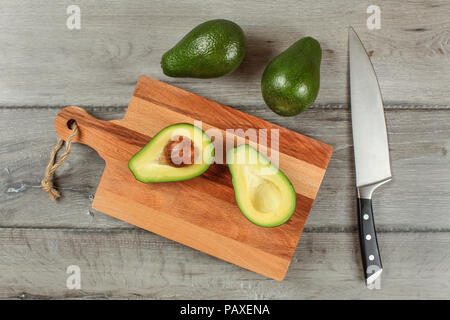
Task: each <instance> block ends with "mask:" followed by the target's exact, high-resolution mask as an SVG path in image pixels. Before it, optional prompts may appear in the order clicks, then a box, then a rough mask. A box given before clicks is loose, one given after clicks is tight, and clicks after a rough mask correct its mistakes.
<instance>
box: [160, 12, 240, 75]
mask: <svg viewBox="0 0 450 320" xmlns="http://www.w3.org/2000/svg"><path fill="white" fill-rule="evenodd" d="M244 56H245V36H244V32H243V31H242V29H241V27H239V26H238V25H237V24H236V23H234V22H232V21H229V20H223V19H218V20H211V21H207V22H204V23H202V24H200V25H198V26H197V27H195V28H194V29H192V30H191V31H190V32H189V33H188V34H186V35H185V36H184V38H183V39H181V40H180V41H179V42H178V43H177V44H176V45H175V46H174V47H173V48H172V49H170V50H169V51H167V52H166V53H165V54H164V55H163V56H162V59H161V67H162V69H163V72H164V74H166V75H168V76H170V77H190V78H215V77H220V76H223V75H225V74H227V73H230V72H233V71H234V70H235V69H236V68H237V67H238V66H239V65H240V64H241V62H242V60H243V59H244Z"/></svg>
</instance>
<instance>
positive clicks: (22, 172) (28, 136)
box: [0, 107, 450, 231]
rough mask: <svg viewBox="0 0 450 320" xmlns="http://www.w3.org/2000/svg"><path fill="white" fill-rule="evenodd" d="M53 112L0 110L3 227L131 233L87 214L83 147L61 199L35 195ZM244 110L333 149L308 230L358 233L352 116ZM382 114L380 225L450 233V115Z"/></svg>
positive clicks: (89, 169) (88, 161)
mask: <svg viewBox="0 0 450 320" xmlns="http://www.w3.org/2000/svg"><path fill="white" fill-rule="evenodd" d="M58 110H59V109H53V108H45V109H21V108H19V109H0V127H1V128H2V130H1V131H0V145H1V148H0V176H1V178H0V191H1V192H0V216H1V217H2V218H1V219H0V226H3V227H20V226H23V227H49V228H54V227H67V228H93V229H99V228H102V229H104V228H106V229H108V228H129V227H130V226H129V225H127V224H125V223H122V222H120V221H117V220H115V219H112V218H109V217H108V216H106V215H103V214H97V213H95V212H93V213H92V214H89V212H90V209H89V208H90V204H91V202H90V199H91V198H92V194H93V193H95V190H96V187H97V185H98V183H99V180H100V176H101V172H102V170H103V168H104V161H103V160H102V159H101V158H100V157H99V156H98V155H97V154H96V152H95V151H93V150H91V149H89V148H87V147H85V146H82V145H77V144H75V145H74V148H73V152H72V154H71V155H70V156H69V158H68V159H67V162H66V163H65V164H64V165H63V166H62V167H61V168H59V169H58V171H57V174H56V176H57V179H56V184H57V185H58V186H60V187H61V188H63V190H62V192H63V198H62V199H60V200H58V201H56V202H53V201H50V200H49V199H48V197H47V195H46V194H45V193H44V192H43V191H42V190H40V188H39V183H40V180H41V179H42V175H43V172H44V168H45V166H46V164H47V162H48V156H49V153H50V150H51V148H52V147H53V145H54V144H55V143H56V141H57V140H56V134H55V132H54V129H53V121H54V118H55V116H56V114H57V112H58ZM88 110H89V112H90V113H92V114H93V115H94V116H96V117H99V118H102V119H104V120H110V119H119V118H122V117H123V114H124V111H123V110H124V109H123V108H118V109H117V108H90V109H88ZM244 111H247V112H249V113H251V114H253V115H255V116H258V117H261V118H263V119H266V120H268V121H271V122H275V123H277V124H279V125H283V126H285V127H287V128H289V129H292V130H295V131H298V132H300V133H302V134H306V135H308V136H311V137H313V138H317V139H319V140H322V141H325V142H327V143H329V144H331V145H332V146H333V147H334V148H335V151H334V154H333V157H332V159H331V162H330V167H329V170H328V171H327V174H326V175H325V179H324V183H323V185H322V187H321V189H320V191H319V194H318V198H317V201H316V203H315V205H314V207H313V209H312V212H311V215H310V217H309V219H308V223H307V225H306V230H307V231H317V230H322V231H323V230H325V231H326V230H335V231H349V230H355V229H356V207H355V206H356V203H355V198H354V196H355V189H354V172H353V159H352V157H353V155H352V152H353V150H352V140H351V127H350V122H349V121H350V114H349V112H348V111H347V110H345V109H338V110H324V109H316V110H310V111H307V112H305V113H304V114H303V115H302V116H301V117H298V118H296V119H294V118H290V119H286V118H281V117H278V116H276V115H274V114H273V113H272V112H270V111H266V110H264V109H260V108H258V107H254V108H246V109H245V110H244ZM386 117H387V126H388V131H389V139H390V147H391V156H392V165H393V174H394V181H393V182H391V183H389V184H387V185H386V186H385V187H383V188H382V189H380V190H379V191H377V194H376V197H375V198H374V208H375V209H374V210H375V219H376V223H377V228H378V229H379V230H383V231H409V230H419V231H426V230H428V231H430V230H431V231H433V230H434V231H446V230H447V231H448V230H450V221H449V219H448V214H447V213H448V212H449V210H450V197H449V195H450V178H449V177H450V166H449V154H448V150H449V148H450V128H449V126H448V123H450V112H448V111H445V110H435V111H431V110H430V111H427V110H416V111H413V110H404V111H394V110H389V111H387V113H386ZM31 204H32V205H31ZM91 212H92V211H91Z"/></svg>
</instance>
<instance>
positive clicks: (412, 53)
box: [0, 0, 450, 107]
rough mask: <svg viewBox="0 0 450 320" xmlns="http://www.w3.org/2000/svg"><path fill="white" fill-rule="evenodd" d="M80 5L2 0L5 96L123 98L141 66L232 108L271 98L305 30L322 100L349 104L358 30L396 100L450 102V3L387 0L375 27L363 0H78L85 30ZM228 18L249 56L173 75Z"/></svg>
mask: <svg viewBox="0 0 450 320" xmlns="http://www.w3.org/2000/svg"><path fill="white" fill-rule="evenodd" d="M69 4H72V3H69V2H67V1H66V2H64V1H44V0H25V1H20V2H18V1H16V0H3V1H2V7H1V11H0V28H1V30H2V31H3V32H2V33H1V34H0V44H1V45H0V48H1V49H0V69H1V70H2V72H1V73H0V92H1V93H2V94H1V95H0V105H2V106H13V105H16V106H49V105H50V106H52V105H53V106H64V105H89V106H124V105H127V104H128V101H129V97H130V96H131V95H132V93H133V89H134V87H135V84H136V79H137V78H138V77H139V76H140V75H142V74H146V75H151V76H153V77H155V78H158V79H161V80H164V81H166V82H167V81H169V82H170V83H171V84H174V85H176V86H178V87H181V88H183V89H186V90H188V91H191V92H194V93H197V94H200V95H202V96H206V97H208V98H211V99H213V100H216V101H220V102H221V103H224V104H226V105H231V106H248V105H252V106H261V107H264V102H263V100H262V96H261V93H260V79H261V74H262V72H263V70H264V68H265V66H266V65H267V63H268V62H269V60H270V59H272V58H273V57H275V56H276V55H278V54H279V53H280V52H281V51H283V50H285V49H286V48H287V47H288V46H289V45H290V44H292V43H293V42H294V41H296V40H298V39H299V38H301V37H303V36H306V35H309V36H313V37H315V38H317V39H318V40H319V42H320V43H321V45H322V48H323V62H322V69H321V91H320V93H319V97H318V99H317V103H318V104H320V105H326V104H330V103H331V104H335V103H338V104H342V103H344V104H345V103H347V101H348V82H347V76H346V74H347V68H348V66H347V27H348V26H349V25H353V26H354V27H355V30H356V31H357V32H358V34H359V35H360V37H361V39H362V41H363V42H364V44H365V46H366V48H367V50H368V51H369V53H370V54H371V59H372V61H373V64H374V66H375V70H376V72H377V74H378V78H379V80H380V86H381V89H382V93H383V97H384V99H385V102H387V103H390V104H393V103H398V104H403V103H406V104H413V105H416V104H418V105H421V104H430V105H436V104H439V105H448V104H449V98H448V83H449V75H450V64H449V63H448V61H449V52H450V47H449V46H450V41H449V36H450V34H449V30H450V21H449V19H448V17H449V15H450V3H449V2H448V1H447V0H440V1H438V0H433V1H409V0H408V1H395V2H392V1H390V0H379V1H377V2H376V5H378V6H380V8H381V21H382V22H381V29H380V30H368V29H367V27H366V19H367V17H368V16H369V15H368V14H367V13H366V9H367V7H368V6H369V5H370V4H372V3H367V2H361V1H358V0H347V1H345V2H342V1H331V2H330V1H325V0H305V1H302V3H301V5H300V4H299V3H298V1H296V0H284V1H277V3H276V5H274V4H270V3H266V2H264V1H245V2H242V1H237V0H231V1H226V2H224V1H219V0H214V1H208V3H205V2H204V1H175V0H169V1H148V0H135V1H131V2H124V1H120V0H108V1H106V0H97V1H96V2H95V4H92V1H89V0H80V1H77V4H78V5H80V8H81V12H82V22H81V23H82V25H81V30H79V31H76V30H74V31H70V30H68V29H67V28H66V25H65V22H66V18H67V15H66V14H65V12H66V8H67V6H68V5H69ZM214 18H227V19H231V20H233V21H235V22H236V23H238V24H239V25H241V26H242V28H243V29H244V31H245V33H246V37H247V55H246V58H245V60H244V63H243V64H242V65H241V67H240V68H239V69H238V70H237V71H236V72H235V73H233V74H231V75H229V76H226V77H223V78H218V79H210V80H199V79H176V78H169V77H166V76H164V75H163V74H162V72H161V68H160V65H159V62H160V59H161V56H162V54H163V53H164V52H165V51H167V50H168V49H169V48H171V47H172V46H173V45H174V44H175V43H176V42H177V41H178V40H179V39H180V38H181V37H182V36H183V35H184V34H186V33H187V32H188V31H189V30H190V29H192V28H193V27H194V26H196V25H197V24H199V23H201V22H204V21H206V20H209V19H214Z"/></svg>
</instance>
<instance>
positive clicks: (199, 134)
mask: <svg viewBox="0 0 450 320" xmlns="http://www.w3.org/2000/svg"><path fill="white" fill-rule="evenodd" d="M213 160H214V144H213V143H212V141H211V139H210V138H209V137H208V135H206V134H205V133H204V132H203V131H202V130H200V129H199V128H197V127H195V126H193V125H191V124H187V123H178V124H174V125H171V126H168V127H166V128H164V129H162V130H161V131H159V132H158V133H157V134H156V135H155V136H154V137H153V139H151V140H150V142H149V143H148V144H147V145H146V146H145V147H144V148H142V149H141V150H140V151H139V152H138V153H136V154H135V155H134V156H133V157H132V158H131V159H130V161H129V162H128V167H129V168H130V170H131V172H132V173H133V175H134V177H135V178H136V179H137V180H139V181H141V182H146V183H147V182H169V181H182V180H189V179H192V178H195V177H197V176H199V175H201V174H202V173H204V172H205V171H206V170H207V169H208V168H209V166H210V165H211V163H212V162H213Z"/></svg>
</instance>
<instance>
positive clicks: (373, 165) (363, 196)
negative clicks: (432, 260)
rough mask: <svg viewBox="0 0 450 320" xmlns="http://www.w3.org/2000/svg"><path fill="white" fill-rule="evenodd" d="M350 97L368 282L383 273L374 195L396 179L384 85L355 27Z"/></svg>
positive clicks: (351, 45)
mask: <svg viewBox="0 0 450 320" xmlns="http://www.w3.org/2000/svg"><path fill="white" fill-rule="evenodd" d="M348 42H349V57H350V96H351V115H352V131H353V147H354V153H355V169H356V190H357V197H358V216H359V233H360V244H361V254H362V260H363V267H364V274H365V279H366V284H367V285H372V284H373V283H374V282H375V280H376V279H377V278H378V277H379V276H380V275H381V272H382V271H383V266H382V263H381V257H380V252H379V249H378V243H377V236H376V232H375V222H374V219H373V211H372V194H373V192H374V191H375V189H376V188H378V187H379V186H381V185H382V184H384V183H386V182H388V181H390V180H391V179H392V174H391V165H390V160H389V145H388V139H387V131H386V120H385V117H384V108H383V101H382V98H381V93H380V87H379V85H378V80H377V77H376V75H375V71H374V69H373V66H372V63H371V62H370V59H369V57H368V55H367V53H366V50H365V49H364V46H363V45H362V43H361V40H360V39H359V37H358V35H357V34H356V32H355V30H353V28H349V31H348Z"/></svg>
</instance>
